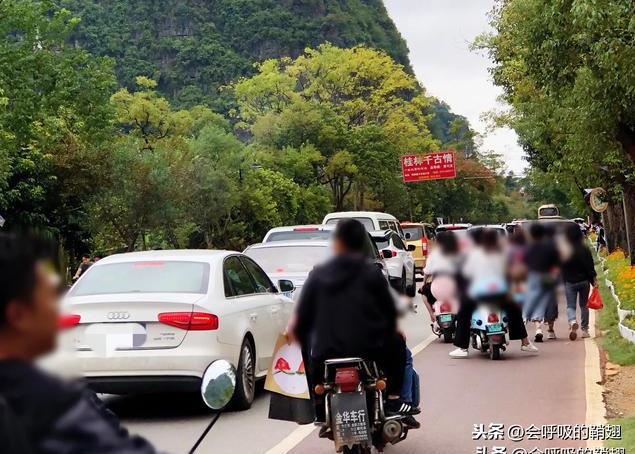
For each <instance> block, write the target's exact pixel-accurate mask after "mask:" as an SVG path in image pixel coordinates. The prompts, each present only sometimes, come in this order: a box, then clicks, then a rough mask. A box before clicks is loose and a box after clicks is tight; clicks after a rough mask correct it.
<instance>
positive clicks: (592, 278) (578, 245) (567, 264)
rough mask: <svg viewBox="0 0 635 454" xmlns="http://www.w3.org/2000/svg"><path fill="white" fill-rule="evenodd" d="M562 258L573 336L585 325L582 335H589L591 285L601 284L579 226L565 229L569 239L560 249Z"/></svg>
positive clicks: (574, 338) (570, 329)
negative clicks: (578, 313) (578, 310)
mask: <svg viewBox="0 0 635 454" xmlns="http://www.w3.org/2000/svg"><path fill="white" fill-rule="evenodd" d="M560 255H561V259H562V267H561V271H562V279H563V280H564V292H565V297H566V299H567V319H568V320H569V339H571V340H572V341H574V340H576V339H577V337H578V333H577V331H578V328H579V327H581V328H582V337H583V338H586V337H589V308H588V307H587V301H588V299H589V290H590V286H591V285H592V286H597V274H596V272H595V265H594V263H593V256H592V255H591V251H590V250H589V248H588V247H587V246H586V245H585V244H584V235H583V234H582V232H581V231H580V229H579V228H578V227H577V226H576V225H571V226H569V227H567V229H566V230H565V242H564V244H563V247H561V248H560ZM578 305H579V306H580V325H578V321H577V313H576V311H577V306H578Z"/></svg>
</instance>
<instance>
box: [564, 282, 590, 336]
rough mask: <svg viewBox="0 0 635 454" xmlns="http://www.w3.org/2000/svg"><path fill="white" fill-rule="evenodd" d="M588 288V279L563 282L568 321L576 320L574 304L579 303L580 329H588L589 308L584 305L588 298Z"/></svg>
mask: <svg viewBox="0 0 635 454" xmlns="http://www.w3.org/2000/svg"><path fill="white" fill-rule="evenodd" d="M589 290H590V284H589V281H582V282H565V283H564V294H565V296H566V298H567V319H569V323H573V322H575V321H577V316H576V306H577V305H578V304H579V305H580V318H581V323H580V326H581V328H582V329H589V308H588V307H587V306H586V304H587V301H588V300H589ZM578 297H579V298H578Z"/></svg>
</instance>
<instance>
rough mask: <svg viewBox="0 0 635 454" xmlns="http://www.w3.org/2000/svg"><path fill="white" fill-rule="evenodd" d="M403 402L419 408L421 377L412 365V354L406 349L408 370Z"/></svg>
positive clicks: (402, 393) (402, 396) (403, 389)
mask: <svg viewBox="0 0 635 454" xmlns="http://www.w3.org/2000/svg"><path fill="white" fill-rule="evenodd" d="M401 400H403V401H404V402H408V403H409V404H411V405H414V406H415V407H418V406H419V400H420V397H419V375H417V372H416V371H415V369H414V366H413V364H412V352H411V351H410V349H409V348H406V370H405V373H404V377H403V387H402V388H401Z"/></svg>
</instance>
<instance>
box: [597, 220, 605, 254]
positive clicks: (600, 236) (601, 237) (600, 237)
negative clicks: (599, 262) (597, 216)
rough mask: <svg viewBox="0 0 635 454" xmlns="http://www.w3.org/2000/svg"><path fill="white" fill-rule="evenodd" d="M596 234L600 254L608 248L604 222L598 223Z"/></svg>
mask: <svg viewBox="0 0 635 454" xmlns="http://www.w3.org/2000/svg"><path fill="white" fill-rule="evenodd" d="M595 233H597V240H596V242H595V245H596V246H595V247H596V250H597V251H598V252H600V251H601V250H602V249H604V248H605V247H606V232H605V231H604V225H603V224H602V221H600V222H598V223H597V225H596V227H595Z"/></svg>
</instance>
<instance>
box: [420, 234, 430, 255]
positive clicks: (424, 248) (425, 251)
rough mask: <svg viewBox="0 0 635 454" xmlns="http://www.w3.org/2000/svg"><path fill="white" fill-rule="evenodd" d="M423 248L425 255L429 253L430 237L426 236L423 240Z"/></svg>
mask: <svg viewBox="0 0 635 454" xmlns="http://www.w3.org/2000/svg"><path fill="white" fill-rule="evenodd" d="M421 250H422V251H423V255H428V239H427V238H424V239H422V240H421Z"/></svg>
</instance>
